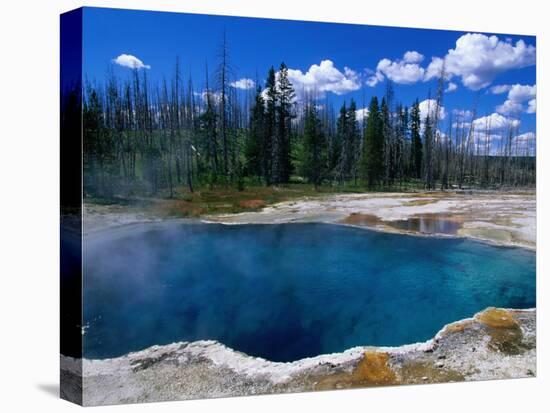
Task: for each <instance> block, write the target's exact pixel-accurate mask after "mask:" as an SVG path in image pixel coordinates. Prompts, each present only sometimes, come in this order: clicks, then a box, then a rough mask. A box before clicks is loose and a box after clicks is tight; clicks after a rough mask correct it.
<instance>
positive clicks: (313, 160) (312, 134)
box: [302, 102, 326, 188]
mask: <svg viewBox="0 0 550 413" xmlns="http://www.w3.org/2000/svg"><path fill="white" fill-rule="evenodd" d="M325 152H326V151H325V140H324V136H323V133H322V131H321V123H320V121H319V118H318V117H317V111H316V109H315V105H314V104H313V103H312V102H309V103H308V104H306V107H305V109H304V136H303V152H302V154H303V159H302V169H303V171H302V172H303V174H304V176H305V177H306V178H307V180H308V182H310V183H312V184H313V185H314V186H315V188H318V187H319V185H321V183H322V180H323V174H324V172H325V165H326V159H325V158H326V157H325Z"/></svg>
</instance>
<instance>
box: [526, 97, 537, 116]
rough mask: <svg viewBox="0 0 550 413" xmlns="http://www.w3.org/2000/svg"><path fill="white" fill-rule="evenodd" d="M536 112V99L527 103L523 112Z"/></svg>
mask: <svg viewBox="0 0 550 413" xmlns="http://www.w3.org/2000/svg"><path fill="white" fill-rule="evenodd" d="M536 111H537V99H531V100H530V101H529V102H527V109H526V110H525V112H527V113H535V112H536Z"/></svg>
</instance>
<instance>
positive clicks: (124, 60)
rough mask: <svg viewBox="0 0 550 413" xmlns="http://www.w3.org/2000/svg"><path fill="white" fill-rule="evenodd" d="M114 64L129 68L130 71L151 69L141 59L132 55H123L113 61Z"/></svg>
mask: <svg viewBox="0 0 550 413" xmlns="http://www.w3.org/2000/svg"><path fill="white" fill-rule="evenodd" d="M113 63H115V64H117V65H119V66H123V67H129V68H130V69H151V66H149V65H146V64H144V63H143V62H142V61H141V60H140V59H138V58H137V57H135V56H133V55H131V54H121V55H119V56H117V57H116V58H115V59H113Z"/></svg>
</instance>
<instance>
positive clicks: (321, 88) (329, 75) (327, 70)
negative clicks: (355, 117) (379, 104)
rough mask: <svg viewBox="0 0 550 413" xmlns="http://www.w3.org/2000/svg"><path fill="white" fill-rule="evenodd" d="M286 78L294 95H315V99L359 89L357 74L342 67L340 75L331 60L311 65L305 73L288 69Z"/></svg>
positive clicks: (359, 82) (359, 83)
mask: <svg viewBox="0 0 550 413" xmlns="http://www.w3.org/2000/svg"><path fill="white" fill-rule="evenodd" d="M288 78H289V80H290V82H291V83H292V85H293V86H294V90H295V91H296V95H297V96H300V97H303V95H304V94H311V93H315V97H316V98H322V97H324V95H325V93H326V92H332V93H334V94H336V95H343V94H346V93H349V92H352V91H355V90H358V89H359V88H361V80H360V77H359V74H358V73H357V72H355V71H354V70H352V69H350V68H349V67H344V72H343V73H342V72H341V71H340V70H338V69H337V68H336V67H335V66H334V63H333V62H332V61H331V60H328V59H327V60H323V61H321V63H320V64H318V65H317V64H314V65H311V66H310V68H309V69H308V71H307V72H305V73H303V72H302V71H301V70H299V69H288Z"/></svg>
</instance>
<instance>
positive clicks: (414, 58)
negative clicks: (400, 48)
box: [403, 50, 424, 63]
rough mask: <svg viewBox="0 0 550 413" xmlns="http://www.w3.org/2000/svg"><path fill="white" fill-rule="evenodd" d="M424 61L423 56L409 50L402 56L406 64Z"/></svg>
mask: <svg viewBox="0 0 550 413" xmlns="http://www.w3.org/2000/svg"><path fill="white" fill-rule="evenodd" d="M422 60H424V55H423V54H421V53H418V52H417V51H416V50H410V51H408V52H405V54H404V55H403V61H404V62H406V63H420V62H421V61H422Z"/></svg>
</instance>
